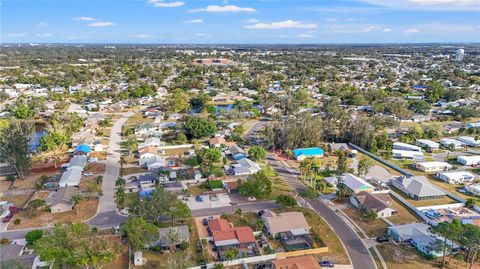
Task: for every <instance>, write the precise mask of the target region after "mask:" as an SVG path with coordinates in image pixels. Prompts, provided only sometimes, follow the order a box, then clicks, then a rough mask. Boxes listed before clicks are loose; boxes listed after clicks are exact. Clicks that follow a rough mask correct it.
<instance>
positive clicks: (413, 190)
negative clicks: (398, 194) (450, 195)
mask: <svg viewBox="0 0 480 269" xmlns="http://www.w3.org/2000/svg"><path fill="white" fill-rule="evenodd" d="M390 181H391V183H392V185H393V186H394V187H395V188H397V189H399V190H401V191H403V192H404V193H405V194H406V195H408V196H410V197H411V198H412V199H414V200H431V199H441V198H443V197H445V195H446V193H445V192H444V191H442V190H441V189H439V188H437V187H435V186H433V185H432V184H431V183H430V182H429V181H428V179H427V178H426V177H424V176H414V177H404V176H401V177H397V178H394V179H391V180H390Z"/></svg>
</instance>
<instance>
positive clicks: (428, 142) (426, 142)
mask: <svg viewBox="0 0 480 269" xmlns="http://www.w3.org/2000/svg"><path fill="white" fill-rule="evenodd" d="M417 143H422V144H424V145H427V146H429V147H431V148H438V147H440V144H438V143H437V142H434V141H432V140H428V139H418V140H417Z"/></svg>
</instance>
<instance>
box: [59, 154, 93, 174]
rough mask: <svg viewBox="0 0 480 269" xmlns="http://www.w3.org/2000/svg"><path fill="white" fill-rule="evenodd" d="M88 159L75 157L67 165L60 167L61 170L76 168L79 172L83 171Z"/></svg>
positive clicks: (80, 156)
mask: <svg viewBox="0 0 480 269" xmlns="http://www.w3.org/2000/svg"><path fill="white" fill-rule="evenodd" d="M87 159H88V157H87V156H86V155H75V156H73V157H72V158H71V159H70V161H69V162H68V163H65V164H63V165H62V170H64V171H65V170H70V169H72V168H78V169H80V171H83V170H84V168H85V166H86V165H87Z"/></svg>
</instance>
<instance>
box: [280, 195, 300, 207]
mask: <svg viewBox="0 0 480 269" xmlns="http://www.w3.org/2000/svg"><path fill="white" fill-rule="evenodd" d="M275 202H276V203H277V204H278V205H280V206H281V207H292V206H295V205H297V201H296V200H295V198H293V197H292V196H290V195H284V194H281V195H279V196H277V198H275Z"/></svg>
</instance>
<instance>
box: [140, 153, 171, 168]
mask: <svg viewBox="0 0 480 269" xmlns="http://www.w3.org/2000/svg"><path fill="white" fill-rule="evenodd" d="M138 163H139V165H140V166H143V167H146V168H147V170H148V171H152V170H156V169H158V168H161V167H166V166H167V165H168V163H167V161H166V160H165V158H164V157H161V156H157V155H154V156H150V157H146V158H140V159H138Z"/></svg>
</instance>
